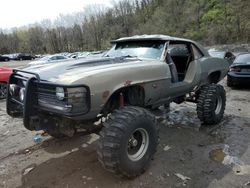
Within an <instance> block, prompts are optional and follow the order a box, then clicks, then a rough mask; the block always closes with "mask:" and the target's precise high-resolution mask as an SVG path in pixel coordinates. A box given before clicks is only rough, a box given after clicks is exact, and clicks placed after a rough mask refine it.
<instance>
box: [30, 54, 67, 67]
mask: <svg viewBox="0 0 250 188" xmlns="http://www.w3.org/2000/svg"><path fill="white" fill-rule="evenodd" d="M69 59H70V58H68V57H66V56H63V55H49V56H45V57H43V58H41V59H38V60H36V61H33V62H30V63H29V64H28V65H42V64H45V63H54V62H59V61H65V60H69Z"/></svg>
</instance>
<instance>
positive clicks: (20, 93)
mask: <svg viewBox="0 0 250 188" xmlns="http://www.w3.org/2000/svg"><path fill="white" fill-rule="evenodd" d="M24 96H25V88H21V89H20V91H19V99H20V101H21V102H23V101H24Z"/></svg>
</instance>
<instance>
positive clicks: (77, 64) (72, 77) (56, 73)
mask: <svg viewBox="0 0 250 188" xmlns="http://www.w3.org/2000/svg"><path fill="white" fill-rule="evenodd" d="M141 61H142V60H139V59H137V58H109V57H102V58H88V59H78V60H72V61H66V62H60V63H52V64H43V65H42V64H40V65H34V66H29V67H26V68H24V69H23V70H24V71H28V72H31V73H36V74H38V75H39V77H40V79H41V80H44V81H49V82H56V83H64V84H67V83H65V82H68V83H72V82H74V81H76V80H77V79H79V78H83V77H87V76H92V75H94V74H97V73H100V72H103V71H110V74H113V73H114V72H113V71H115V70H117V69H121V68H122V67H124V66H126V67H127V66H131V68H133V67H135V66H137V65H138V64H140V65H141V63H143V62H141ZM146 62H148V61H146Z"/></svg>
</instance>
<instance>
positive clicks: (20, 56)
mask: <svg viewBox="0 0 250 188" xmlns="http://www.w3.org/2000/svg"><path fill="white" fill-rule="evenodd" d="M35 58H36V57H35V56H33V55H31V54H28V53H17V54H14V55H13V58H12V59H13V60H19V61H22V60H33V59H35Z"/></svg>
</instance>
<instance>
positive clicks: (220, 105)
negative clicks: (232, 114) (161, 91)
mask: <svg viewBox="0 0 250 188" xmlns="http://www.w3.org/2000/svg"><path fill="white" fill-rule="evenodd" d="M225 107H226V92H225V90H224V88H223V86H221V85H217V84H211V85H205V86H203V87H202V88H201V89H200V93H199V96H198V100H197V115H198V118H199V119H200V120H201V122H203V124H205V125H214V124H217V123H219V122H220V121H221V120H222V118H223V115H224V111H225Z"/></svg>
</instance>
